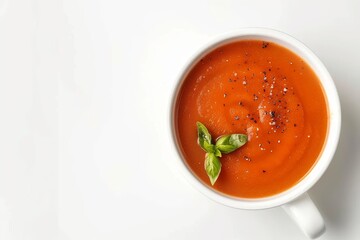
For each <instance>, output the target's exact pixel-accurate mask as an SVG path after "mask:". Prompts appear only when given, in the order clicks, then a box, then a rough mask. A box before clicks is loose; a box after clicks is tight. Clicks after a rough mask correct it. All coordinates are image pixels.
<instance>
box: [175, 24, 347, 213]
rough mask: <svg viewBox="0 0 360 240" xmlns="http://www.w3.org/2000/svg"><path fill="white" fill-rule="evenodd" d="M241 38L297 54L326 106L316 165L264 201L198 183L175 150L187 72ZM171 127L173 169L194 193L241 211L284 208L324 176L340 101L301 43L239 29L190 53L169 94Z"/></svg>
mask: <svg viewBox="0 0 360 240" xmlns="http://www.w3.org/2000/svg"><path fill="white" fill-rule="evenodd" d="M241 39H243V40H244V39H252V40H254V39H259V40H260V39H261V40H268V41H272V42H275V43H277V44H279V45H281V46H283V47H285V48H288V49H289V50H291V51H292V52H294V53H295V54H296V55H298V56H299V57H301V58H302V59H303V60H304V61H305V62H306V63H307V64H308V65H309V66H310V67H311V68H312V70H313V71H314V72H315V74H316V75H317V77H318V79H319V80H320V83H321V85H322V88H323V91H324V94H325V98H326V102H327V107H328V117H329V125H328V130H327V136H326V139H325V142H324V145H323V149H322V152H321V153H320V156H319V157H318V159H317V161H316V163H315V165H314V166H312V168H311V169H310V170H309V172H308V173H307V174H306V175H305V176H304V177H303V178H302V179H301V180H300V181H299V182H298V183H296V184H295V185H293V186H292V187H290V188H289V189H287V190H285V191H283V192H281V193H278V194H275V195H271V196H268V197H263V198H239V197H235V196H230V195H226V194H223V193H221V192H220V191H216V190H214V189H212V188H210V187H209V186H207V185H205V184H204V183H202V182H201V180H199V179H198V178H197V177H196V176H195V174H193V173H192V171H191V169H189V167H188V166H187V165H186V163H185V160H183V156H182V152H181V150H180V149H179V147H178V140H177V138H176V130H175V126H174V125H175V124H174V120H175V119H174V115H175V114H174V113H175V104H176V100H177V96H178V92H179V90H180V88H181V86H182V83H183V81H184V79H185V77H186V75H187V74H188V72H189V71H190V70H191V69H192V67H193V66H194V65H195V64H196V63H197V62H198V60H199V59H200V58H201V57H202V56H204V55H205V54H207V53H209V52H211V51H212V50H213V49H216V48H218V47H220V46H222V45H224V44H227V43H230V42H232V41H237V40H241ZM170 127H171V131H170V132H171V138H172V142H173V147H175V151H176V152H177V155H178V156H177V159H175V160H174V161H175V162H176V166H175V167H176V168H178V170H180V171H181V173H182V175H183V176H184V177H185V178H186V179H187V180H188V181H189V182H190V183H191V184H192V185H193V186H195V188H196V189H197V190H199V191H200V192H201V193H203V194H204V195H205V196H207V197H209V198H210V199H212V200H214V201H216V202H219V203H222V204H224V205H226V206H229V207H234V208H240V209H266V208H272V207H276V206H280V205H283V204H285V203H288V202H291V201H292V200H294V199H296V198H297V197H299V196H301V195H302V194H304V193H305V192H306V191H308V190H309V189H310V188H311V187H312V186H313V185H314V184H315V183H316V182H317V181H318V180H319V179H320V178H321V176H322V175H323V174H324V172H325V171H326V169H327V168H328V166H329V164H330V162H331V161H332V158H333V156H334V154H335V151H336V148H337V144H338V141H339V137H340V129H341V108H340V100H339V96H338V93H337V90H336V87H335V84H334V81H333V79H332V77H331V76H330V74H329V72H328V70H327V69H326V68H325V66H324V64H323V63H322V62H321V60H320V59H319V58H318V57H317V56H316V55H315V54H314V53H313V52H312V51H311V50H310V49H309V48H308V47H307V46H305V45H304V44H303V43H302V42H300V41H299V40H297V39H295V38H294V37H292V36H290V35H288V34H286V33H284V32H281V31H278V30H273V29H269V28H242V29H239V30H237V31H232V32H228V33H225V34H222V35H219V36H217V37H215V38H214V39H213V40H211V41H209V42H208V43H206V44H204V45H203V46H202V47H201V48H200V49H199V50H198V51H197V52H195V54H193V56H192V57H191V58H189V60H188V61H187V63H186V64H185V66H184V68H183V69H182V71H181V72H180V75H179V76H178V77H177V80H176V86H175V89H174V90H173V91H172V99H171V105H170Z"/></svg>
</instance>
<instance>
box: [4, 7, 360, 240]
mask: <svg viewBox="0 0 360 240" xmlns="http://www.w3.org/2000/svg"><path fill="white" fill-rule="evenodd" d="M6 2H7V0H0V239H4V240H7V239H9V240H20V239H24V240H30V239H31V240H32V239H34V240H50V239H59V240H79V239H87V240H93V239H94V240H95V239H106V240H112V239H114V240H115V239H117V240H118V239H206V240H209V239H231V240H235V239H274V240H275V239H276V240H279V239H284V240H285V239H286V240H288V239H299V240H301V239H305V237H304V236H303V235H302V233H301V232H300V230H299V229H298V228H297V227H296V226H295V224H294V223H293V222H292V221H291V220H290V219H289V218H288V216H287V215H286V214H285V213H284V212H283V210H282V209H280V208H275V209H270V210H263V211H242V210H236V209H232V208H228V207H225V206H222V205H219V204H217V203H214V202H212V201H210V200H208V199H207V198H206V197H205V196H203V195H201V194H200V193H198V192H197V191H196V190H195V189H194V188H193V187H192V186H190V185H189V184H188V183H187V182H186V181H185V180H184V179H183V178H182V177H181V176H179V174H178V173H177V172H176V169H173V168H172V167H171V164H170V162H171V161H173V158H174V157H176V155H175V154H174V153H173V152H172V151H170V150H169V147H168V146H169V144H170V143H169V142H168V141H169V139H168V138H167V133H168V131H169V129H167V128H166V126H167V125H166V121H167V119H168V112H167V108H166V107H167V104H168V101H169V96H170V93H171V92H170V91H171V88H172V87H173V85H174V84H175V81H176V76H177V74H178V73H179V71H180V69H181V68H182V66H183V65H184V64H185V62H186V61H187V59H188V58H189V57H191V56H192V54H193V53H194V52H195V51H196V50H197V49H198V48H199V47H201V46H202V44H204V43H206V42H207V41H209V39H211V38H212V37H214V36H216V35H218V34H221V33H224V32H227V31H230V30H236V29H238V28H240V27H270V28H274V29H278V30H281V31H285V32H287V33H289V34H291V35H293V36H294V37H296V38H298V39H299V40H301V41H302V42H304V43H305V44H306V45H307V46H308V47H310V48H311V49H312V50H313V51H314V52H315V53H316V54H317V55H318V56H319V57H320V59H322V61H323V62H324V64H325V65H326V66H327V68H328V69H329V72H330V73H331V74H332V76H333V78H334V81H335V84H336V86H337V88H338V91H339V95H340V100H341V104H342V116H343V127H342V134H341V139H340V143H339V147H338V151H337V153H336V155H335V158H334V161H333V162H332V164H331V165H330V167H329V169H328V171H327V172H326V174H325V175H324V176H323V178H322V179H321V180H320V181H319V182H318V183H317V184H316V185H315V187H313V188H312V190H311V191H310V194H311V196H312V198H313V199H314V200H315V201H316V202H317V204H318V206H319V208H320V210H321V211H322V213H323V216H324V218H325V220H326V224H327V232H326V234H325V235H324V236H323V237H321V239H324V240H325V239H350V240H352V239H360V228H359V222H360V204H359V202H360V147H359V143H360V124H359V122H360V111H359V109H360V107H359V102H360V93H359V91H360V60H359V55H360V30H359V29H360V2H359V1H356V0H353V1H350V0H349V1H329V0H323V1H307V0H301V1H287V0H282V1H281V0H272V1H265V0H264V1H249V0H246V1H224V0H223V1H220V0H219V1H190V0H182V1H176V2H175V1H165V0H163V1H160V0H152V1H145V0H143V1H121V0H120V1H119V0H113V1H110V0H52V1H50V0H22V1H21V0H9V1H8V3H7V4H6ZM4 4H6V5H5V7H2V5H4Z"/></svg>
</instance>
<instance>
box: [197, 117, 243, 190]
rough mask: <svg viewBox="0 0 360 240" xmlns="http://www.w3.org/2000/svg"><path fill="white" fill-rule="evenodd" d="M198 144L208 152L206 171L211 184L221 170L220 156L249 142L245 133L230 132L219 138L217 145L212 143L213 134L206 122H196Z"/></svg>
mask: <svg viewBox="0 0 360 240" xmlns="http://www.w3.org/2000/svg"><path fill="white" fill-rule="evenodd" d="M196 126H197V132H198V144H199V145H200V147H201V148H202V149H203V150H204V151H205V152H206V155H205V163H204V167H205V171H206V173H207V175H208V176H209V179H210V182H211V185H214V184H215V182H216V180H217V179H218V177H219V175H220V172H221V162H220V159H219V158H220V157H222V154H223V153H225V154H227V153H231V152H233V151H235V150H236V149H238V148H240V147H241V146H243V145H244V144H245V143H246V142H247V136H246V135H245V134H229V135H224V136H221V137H219V138H218V140H217V141H216V143H215V145H213V144H212V143H211V135H210V133H209V131H208V130H207V128H206V127H205V125H204V124H202V123H201V122H197V123H196Z"/></svg>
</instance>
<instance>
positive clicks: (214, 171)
mask: <svg viewBox="0 0 360 240" xmlns="http://www.w3.org/2000/svg"><path fill="white" fill-rule="evenodd" d="M204 167H205V171H206V173H207V175H208V176H209V179H210V182H211V185H214V184H215V182H216V180H217V179H218V177H219V175H220V171H221V162H220V160H219V158H218V157H217V156H215V154H214V153H206V155H205V163H204Z"/></svg>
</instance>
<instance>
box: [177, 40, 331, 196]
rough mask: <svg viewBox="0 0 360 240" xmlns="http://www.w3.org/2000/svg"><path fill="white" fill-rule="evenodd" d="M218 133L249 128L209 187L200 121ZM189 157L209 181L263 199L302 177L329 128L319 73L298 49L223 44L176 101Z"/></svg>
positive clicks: (221, 188) (198, 67) (249, 43)
mask: <svg viewBox="0 0 360 240" xmlns="http://www.w3.org/2000/svg"><path fill="white" fill-rule="evenodd" d="M197 121H200V122H202V123H203V124H204V125H205V126H206V127H207V128H208V130H209V132H210V134H211V135H212V137H213V139H216V138H217V137H219V136H221V135H224V134H232V133H242V134H247V136H248V142H247V143H246V144H245V145H244V146H243V147H241V148H239V149H238V150H236V151H234V152H232V153H230V154H226V155H223V157H221V163H222V169H221V173H220V176H219V178H218V179H217V181H216V183H215V184H214V186H211V184H210V181H209V178H208V176H207V174H206V172H205V169H204V156H205V153H204V151H203V150H202V149H201V148H200V147H199V145H198V144H197V128H196V122H197ZM175 128H176V131H177V139H178V143H179V146H180V149H181V151H182V154H183V157H184V160H185V161H186V163H187V165H188V167H189V168H190V169H191V170H192V172H193V173H194V174H195V175H196V176H197V177H198V178H199V179H200V180H201V181H202V182H203V183H204V184H206V185H208V186H209V187H211V188H213V189H215V190H217V191H219V192H221V193H224V194H227V195H231V196H234V197H241V198H260V197H267V196H271V195H275V194H278V193H280V192H282V191H285V190H287V189H289V188H290V187H292V186H294V185H295V184H296V183H298V182H299V181H300V180H301V179H302V178H303V177H304V176H306V174H307V173H308V172H309V171H310V170H311V168H312V167H313V166H314V164H315V163H316V161H317V159H318V157H319V155H320V153H321V151H322V148H323V145H324V142H325V139H326V134H327V128H328V109H327V105H326V99H325V95H324V92H323V89H322V86H321V84H320V81H319V79H318V78H317V76H316V74H315V73H314V72H313V70H312V69H311V67H310V66H309V65H307V63H306V62H304V60H302V59H301V58H300V57H299V56H297V55H296V54H295V53H293V52H292V51H290V50H288V49H287V48H284V47H282V46H280V45H278V44H275V43H272V42H264V41H259V40H243V41H237V42H233V43H229V44H226V45H224V46H220V47H218V48H216V49H215V50H213V51H211V52H210V53H208V54H207V55H205V56H204V57H203V58H201V59H200V60H199V61H198V62H197V63H196V64H195V65H194V66H193V67H192V69H191V70H190V72H189V73H188V74H187V75H186V76H185V79H184V81H183V84H182V86H181V88H180V90H179V94H178V96H177V99H176V106H175Z"/></svg>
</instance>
